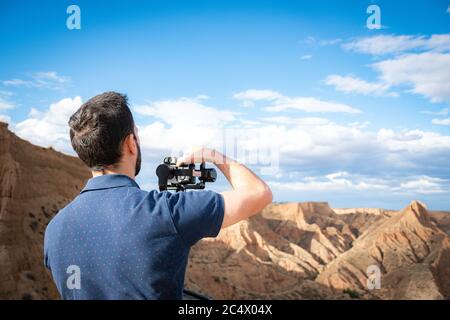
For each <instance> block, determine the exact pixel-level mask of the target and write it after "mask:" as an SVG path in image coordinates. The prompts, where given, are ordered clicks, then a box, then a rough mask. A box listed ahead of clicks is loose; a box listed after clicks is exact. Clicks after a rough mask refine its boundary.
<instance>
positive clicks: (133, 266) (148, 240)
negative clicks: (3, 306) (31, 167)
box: [45, 174, 224, 299]
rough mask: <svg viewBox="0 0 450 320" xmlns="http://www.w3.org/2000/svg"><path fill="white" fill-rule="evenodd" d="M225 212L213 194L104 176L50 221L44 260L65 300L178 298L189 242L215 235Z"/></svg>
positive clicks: (90, 183) (220, 202)
mask: <svg viewBox="0 0 450 320" xmlns="http://www.w3.org/2000/svg"><path fill="white" fill-rule="evenodd" d="M223 216H224V204H223V198H222V196H221V195H220V194H218V193H215V192H211V191H202V192H186V193H176V194H171V193H168V192H156V191H151V192H146V191H142V190H140V189H139V186H138V185H137V184H136V183H135V182H134V180H132V179H131V178H129V177H127V176H125V175H117V174H114V175H104V176H99V177H96V178H92V179H90V180H89V181H88V183H87V185H86V187H85V188H84V189H83V191H82V192H81V194H80V195H79V196H78V197H77V198H75V199H74V201H72V202H71V203H70V204H69V205H68V206H67V207H65V208H64V209H62V210H61V211H60V212H59V213H58V214H57V215H56V216H55V218H54V219H53V220H52V221H51V222H50V224H49V225H48V227H47V230H46V233H45V264H46V266H47V267H48V268H49V269H50V270H51V272H52V275H53V278H54V280H55V282H56V284H57V287H58V290H59V292H60V293H61V295H62V297H63V298H64V299H179V298H181V294H182V288H183V283H184V274H185V270H186V264H187V259H188V255H189V249H190V247H191V246H192V245H193V244H195V242H197V241H198V240H200V239H201V238H203V237H208V236H216V235H217V234H218V232H219V230H220V228H221V225H222V221H223Z"/></svg>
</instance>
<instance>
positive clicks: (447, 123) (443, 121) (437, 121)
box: [431, 118, 450, 126]
mask: <svg viewBox="0 0 450 320" xmlns="http://www.w3.org/2000/svg"><path fill="white" fill-rule="evenodd" d="M431 123H433V124H436V125H440V126H450V118H446V119H433V120H431Z"/></svg>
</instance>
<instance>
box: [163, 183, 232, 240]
mask: <svg viewBox="0 0 450 320" xmlns="http://www.w3.org/2000/svg"><path fill="white" fill-rule="evenodd" d="M167 204H168V207H169V211H170V214H171V215H172V220H173V222H174V224H175V228H176V229H177V231H178V233H179V235H180V236H181V238H182V240H183V241H184V242H185V243H186V245H188V246H192V245H194V244H195V243H196V242H197V241H198V240H200V239H202V238H206V237H216V236H217V235H218V234H219V231H220V228H221V227H222V222H223V216H224V200H223V197H222V195H221V194H219V193H216V192H214V191H190V192H177V193H168V196H167Z"/></svg>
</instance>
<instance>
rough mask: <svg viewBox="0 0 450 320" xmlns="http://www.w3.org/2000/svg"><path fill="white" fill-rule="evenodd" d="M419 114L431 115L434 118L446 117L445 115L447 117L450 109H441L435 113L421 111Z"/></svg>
mask: <svg viewBox="0 0 450 320" xmlns="http://www.w3.org/2000/svg"><path fill="white" fill-rule="evenodd" d="M420 113H423V114H431V115H434V116H446V115H448V114H449V113H450V109H449V108H444V109H441V110H439V111H437V112H434V111H430V110H423V111H420Z"/></svg>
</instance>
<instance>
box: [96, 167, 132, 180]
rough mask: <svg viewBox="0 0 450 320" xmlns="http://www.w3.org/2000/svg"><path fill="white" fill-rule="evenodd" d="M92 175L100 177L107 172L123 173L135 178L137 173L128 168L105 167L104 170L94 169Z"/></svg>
mask: <svg viewBox="0 0 450 320" xmlns="http://www.w3.org/2000/svg"><path fill="white" fill-rule="evenodd" d="M91 172H92V176H93V177H94V178H95V177H99V176H104V175H107V174H123V175H125V176H129V177H130V178H131V179H133V180H134V179H135V175H134V172H132V171H131V170H126V169H122V168H118V169H106V168H105V169H103V170H95V171H94V170H92V171H91Z"/></svg>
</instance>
